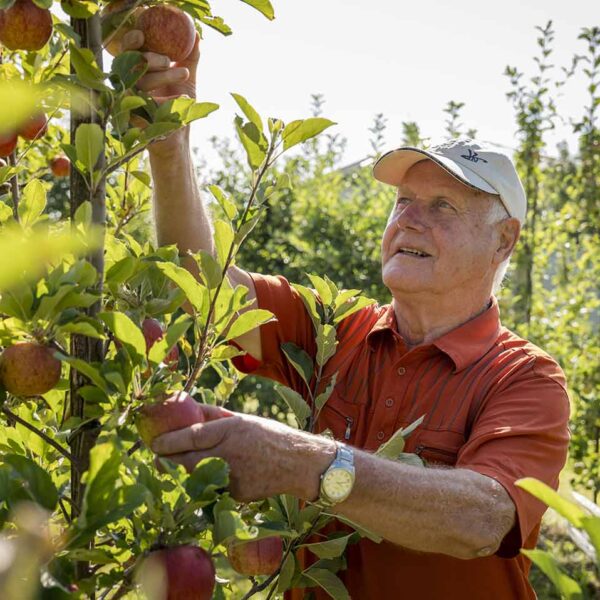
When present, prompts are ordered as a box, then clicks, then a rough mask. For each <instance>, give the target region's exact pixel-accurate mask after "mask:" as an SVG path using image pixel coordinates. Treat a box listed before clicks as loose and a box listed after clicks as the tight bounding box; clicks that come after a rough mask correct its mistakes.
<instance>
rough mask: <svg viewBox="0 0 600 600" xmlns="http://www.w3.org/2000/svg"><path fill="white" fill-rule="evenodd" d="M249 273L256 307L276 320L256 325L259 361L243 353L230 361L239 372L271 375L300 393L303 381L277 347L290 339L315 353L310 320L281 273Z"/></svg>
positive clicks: (296, 293)
mask: <svg viewBox="0 0 600 600" xmlns="http://www.w3.org/2000/svg"><path fill="white" fill-rule="evenodd" d="M249 275H250V277H251V278H252V281H253V282H254V287H255V289H256V299H257V302H258V307H259V308H261V309H264V310H269V311H271V312H272V313H273V314H274V315H275V319H276V320H275V321H270V322H269V323H265V324H264V325H262V326H261V327H260V343H261V350H262V361H258V360H256V359H255V358H254V357H252V356H250V355H249V354H246V355H243V356H239V357H236V358H234V359H233V360H232V362H233V364H234V366H235V367H236V368H237V369H238V370H240V371H242V372H243V373H247V374H250V373H251V374H252V375H260V376H262V377H268V378H269V379H274V380H275V381H278V382H279V383H282V384H284V385H286V386H288V387H290V388H292V389H294V390H296V391H298V392H300V393H302V392H304V391H305V384H304V382H303V381H302V378H301V377H300V375H299V374H298V373H297V372H296V370H295V369H294V367H293V366H292V365H291V364H290V363H289V361H288V360H287V357H286V356H285V354H284V352H283V350H282V349H281V344H283V343H284V342H293V343H294V344H296V345H297V346H300V347H301V348H302V349H304V350H305V351H306V352H307V353H308V354H309V356H314V355H315V353H316V342H315V334H314V329H313V323H312V321H311V319H310V316H309V314H308V312H307V310H306V308H305V306H304V302H303V300H302V297H301V296H300V294H298V292H297V291H296V290H295V289H294V288H293V287H292V286H291V285H290V283H289V281H288V280H287V279H286V278H285V277H283V276H281V275H278V276H271V275H260V274H258V273H249ZM234 345H236V346H237V344H235V343H234ZM238 347H239V346H238Z"/></svg>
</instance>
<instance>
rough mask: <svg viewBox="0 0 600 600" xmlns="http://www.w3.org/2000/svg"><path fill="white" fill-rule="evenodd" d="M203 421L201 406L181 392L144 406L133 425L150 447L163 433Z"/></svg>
mask: <svg viewBox="0 0 600 600" xmlns="http://www.w3.org/2000/svg"><path fill="white" fill-rule="evenodd" d="M204 421H205V419H204V413H203V412H202V405H201V404H199V403H198V402H196V401H195V400H194V398H193V397H192V396H190V395H189V394H188V393H186V392H183V391H180V392H176V393H175V394H173V395H171V396H168V397H167V398H164V399H159V400H158V401H156V402H154V403H152V404H145V405H144V406H142V407H141V408H140V410H139V411H138V412H137V413H136V416H135V425H136V427H137V430H138V433H139V434H140V437H141V438H142V440H143V442H144V443H145V444H146V446H150V444H151V443H152V440H153V439H154V438H155V437H157V436H159V435H161V434H163V433H167V432H168V431H176V430H177V429H183V428H184V427H189V426H190V425H193V424H194V423H204Z"/></svg>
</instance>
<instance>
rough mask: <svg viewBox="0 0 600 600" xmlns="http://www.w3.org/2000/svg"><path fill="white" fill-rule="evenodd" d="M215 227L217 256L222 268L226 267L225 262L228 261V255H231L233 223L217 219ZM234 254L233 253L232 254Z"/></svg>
mask: <svg viewBox="0 0 600 600" xmlns="http://www.w3.org/2000/svg"><path fill="white" fill-rule="evenodd" d="M214 227H215V235H214V240H215V247H216V250H217V258H218V260H219V265H220V266H221V270H223V269H224V268H225V263H226V262H227V256H228V255H229V250H230V248H231V245H232V244H233V239H234V232H233V229H232V228H231V224H230V223H227V222H226V221H223V220H221V219H217V220H216V221H215V223H214ZM232 256H233V254H232Z"/></svg>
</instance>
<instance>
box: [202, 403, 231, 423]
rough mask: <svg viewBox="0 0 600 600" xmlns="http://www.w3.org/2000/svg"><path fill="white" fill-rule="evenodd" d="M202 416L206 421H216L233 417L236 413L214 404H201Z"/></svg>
mask: <svg viewBox="0 0 600 600" xmlns="http://www.w3.org/2000/svg"><path fill="white" fill-rule="evenodd" d="M200 407H201V408H202V414H203V415H204V420H205V421H214V420H216V419H222V418H223V417H233V416H235V413H233V412H231V411H230V410H227V409H226V408H222V407H221V406H213V405H212V404H201V405H200Z"/></svg>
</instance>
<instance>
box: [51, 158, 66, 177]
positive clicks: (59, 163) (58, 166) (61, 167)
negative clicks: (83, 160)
mask: <svg viewBox="0 0 600 600" xmlns="http://www.w3.org/2000/svg"><path fill="white" fill-rule="evenodd" d="M50 170H51V171H52V174H53V175H54V176H55V177H68V176H69V173H71V162H70V161H69V159H68V158H67V157H66V156H57V157H56V158H53V159H52V160H51V161H50Z"/></svg>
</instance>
